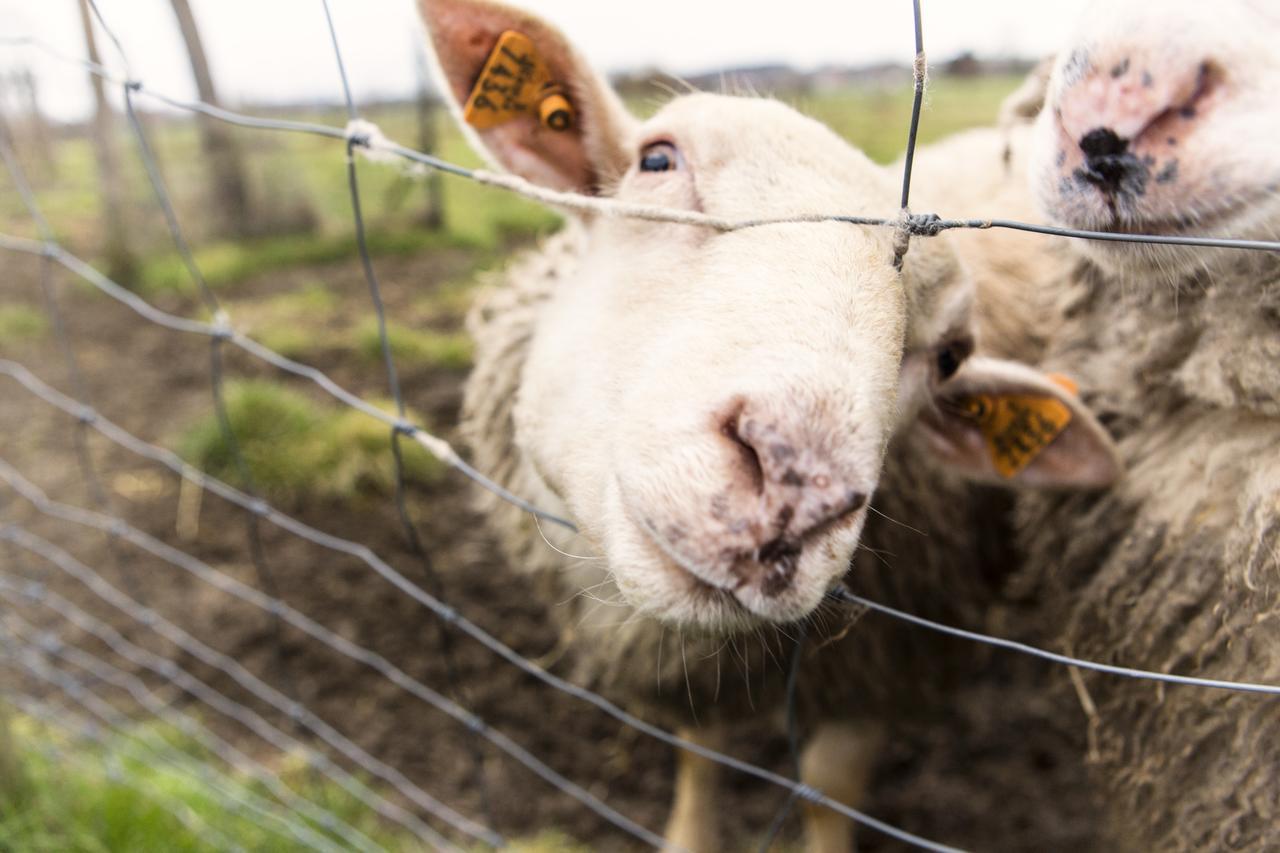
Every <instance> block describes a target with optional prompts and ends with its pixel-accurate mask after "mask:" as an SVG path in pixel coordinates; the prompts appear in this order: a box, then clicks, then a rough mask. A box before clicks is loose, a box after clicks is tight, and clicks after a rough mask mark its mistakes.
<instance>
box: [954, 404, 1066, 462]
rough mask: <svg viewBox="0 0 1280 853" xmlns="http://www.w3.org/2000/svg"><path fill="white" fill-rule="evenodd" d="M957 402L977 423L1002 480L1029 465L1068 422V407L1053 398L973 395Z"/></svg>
mask: <svg viewBox="0 0 1280 853" xmlns="http://www.w3.org/2000/svg"><path fill="white" fill-rule="evenodd" d="M958 405H959V408H960V410H961V411H962V412H963V413H964V414H965V415H966V416H967V417H970V418H972V419H973V420H974V421H976V422H977V424H978V429H979V430H980V431H981V432H982V436H983V438H985V439H986V442H987V449H988V450H989V451H990V452H991V462H992V463H993V464H994V465H995V468H996V471H997V472H999V474H1000V476H1001V477H1004V478H1005V479H1009V478H1011V477H1014V476H1016V475H1017V474H1018V472H1020V471H1021V470H1022V469H1024V468H1026V467H1027V466H1028V465H1030V464H1031V462H1032V460H1034V459H1035V458H1036V457H1037V456H1039V455H1040V453H1041V451H1043V450H1044V449H1045V448H1046V447H1048V446H1049V444H1050V443H1051V442H1052V441H1053V440H1054V439H1055V438H1057V437H1058V436H1059V435H1060V434H1061V433H1062V431H1063V430H1064V429H1066V428H1067V425H1068V424H1070V423H1071V409H1069V408H1068V407H1067V406H1066V405H1065V404H1064V403H1063V402H1062V401H1061V400H1056V399H1054V398H1053V397H1037V396H1032V395H1030V394H1006V395H999V396H997V395H995V394H977V395H974V396H972V397H965V398H963V399H961V400H959V401H958Z"/></svg>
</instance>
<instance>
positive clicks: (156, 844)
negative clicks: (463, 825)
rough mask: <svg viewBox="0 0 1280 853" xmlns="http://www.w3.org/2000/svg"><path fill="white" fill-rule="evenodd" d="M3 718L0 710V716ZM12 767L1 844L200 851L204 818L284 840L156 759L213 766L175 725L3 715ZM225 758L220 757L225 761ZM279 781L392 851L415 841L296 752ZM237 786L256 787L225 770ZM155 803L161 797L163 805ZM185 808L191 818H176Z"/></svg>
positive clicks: (206, 847) (260, 790)
mask: <svg viewBox="0 0 1280 853" xmlns="http://www.w3.org/2000/svg"><path fill="white" fill-rule="evenodd" d="M0 724H3V717H0ZM11 730H12V735H13V737H12V738H11V740H12V744H11V746H10V748H11V749H12V750H13V754H12V756H10V759H9V760H10V761H11V763H12V764H13V765H15V768H16V769H14V768H10V772H9V773H8V774H6V777H5V778H4V779H0V850H6V851H15V853H18V852H19V851H22V852H23V853H26V852H27V851H29V853H36V851H40V853H44V851H49V853H52V851H68V853H72V851H84V852H85V853H100V851H101V853H105V852H106V851H129V853H151V851H155V853H161V851H164V853H204V851H211V850H217V849H220V848H219V846H218V845H215V844H213V843H211V842H210V840H209V838H208V837H207V836H208V830H207V829H205V831H203V832H202V831H200V828H201V827H205V828H207V827H212V828H214V829H215V830H217V831H218V832H221V833H222V835H224V836H226V837H228V838H231V839H234V840H235V842H237V843H238V844H240V845H241V846H242V847H244V848H245V849H246V850H249V851H255V853H256V851H263V852H264V853H265V852H266V851H274V850H283V849H291V848H292V847H295V846H296V844H297V841H296V839H293V838H292V837H291V836H284V837H282V836H280V835H278V834H276V833H274V832H272V831H270V830H268V829H267V828H265V827H264V826H263V825H262V823H261V819H260V818H259V819H255V818H254V817H253V816H252V815H250V814H248V813H244V812H241V811H238V810H235V809H232V808H231V807H229V805H228V804H226V803H225V801H224V800H223V799H221V798H219V797H218V796H216V795H215V794H214V793H213V792H212V789H211V788H210V787H209V786H208V785H207V784H206V783H205V782H204V781H203V780H201V779H200V778H199V777H198V776H192V775H191V774H188V773H184V772H182V771H181V770H179V769H177V768H175V767H173V766H172V765H171V764H169V763H167V762H164V761H161V760H158V759H157V758H156V757H155V756H156V750H163V751H164V752H165V753H166V754H168V755H172V754H174V753H177V754H178V755H180V756H183V757H186V758H190V759H192V760H195V761H197V762H201V763H203V764H204V765H205V766H218V764H217V762H216V760H215V759H213V758H212V757H211V756H209V755H207V754H205V752H204V751H203V749H202V748H201V747H200V746H199V744H198V743H196V742H195V741H194V740H193V739H192V738H190V737H188V736H186V735H183V734H182V733H181V732H180V731H179V730H178V729H176V727H172V726H167V725H161V724H158V723H147V724H139V725H137V726H136V727H135V728H134V729H133V730H131V731H130V732H128V734H127V735H126V734H119V733H117V734H111V733H108V734H106V736H105V737H106V742H105V744H99V743H96V742H92V741H86V740H78V739H74V738H73V737H72V736H70V735H69V734H68V733H67V732H66V731H64V730H62V729H61V728H59V727H57V726H53V725H48V724H45V723H41V722H37V721H36V720H34V719H32V718H30V717H24V716H19V717H17V718H15V719H14V721H13V723H12V725H11ZM223 766H224V767H225V765H223ZM277 770H278V773H279V777H280V779H281V781H283V782H284V783H285V784H287V785H289V786H290V787H292V788H293V789H294V790H295V791H296V792H297V793H299V794H300V795H302V796H304V797H306V798H308V799H310V800H312V801H313V802H316V803H318V804H321V805H323V807H324V808H326V809H328V810H329V811H331V812H333V813H334V814H335V815H337V816H338V817H340V818H341V819H343V820H345V821H346V822H347V823H349V824H351V825H352V826H354V827H355V828H357V829H359V830H360V831H361V832H364V833H365V834H366V835H368V836H370V837H371V838H372V839H373V840H374V841H375V842H377V843H378V844H380V845H382V846H385V847H386V848H387V849H389V850H393V851H410V850H419V849H421V844H420V843H418V842H417V839H416V838H414V837H412V836H409V835H408V834H407V833H404V832H396V831H393V830H391V829H389V828H388V827H386V826H384V825H382V824H380V823H379V822H378V821H377V819H376V816H375V815H374V814H373V813H372V812H371V811H370V810H369V808H368V807H367V806H365V805H364V804H363V803H361V802H360V801H358V800H356V799H355V798H354V797H352V796H351V795H350V794H348V793H347V792H346V791H344V790H343V789H341V788H340V787H338V786H337V785H335V784H333V783H331V782H328V781H327V780H325V779H323V778H321V777H319V776H318V775H316V774H314V773H312V772H310V771H309V770H308V769H307V768H306V766H305V765H304V764H303V763H302V762H301V761H300V760H294V761H288V760H286V761H284V762H281V766H280V767H279V768H277ZM228 779H229V784H228V787H229V788H230V789H231V790H232V791H235V792H236V793H238V794H241V795H244V794H258V795H264V794H265V788H264V786H262V785H261V784H260V783H259V782H257V781H256V780H253V779H252V778H249V777H247V776H245V775H241V774H238V773H235V772H234V771H229V772H228ZM162 804H163V805H162ZM175 810H176V811H179V812H181V813H182V814H184V815H186V816H187V817H188V818H189V819H190V820H189V822H190V823H191V824H192V825H194V826H195V827H196V829H192V828H191V827H189V826H188V825H187V824H186V823H184V822H183V821H181V820H179V819H178V818H177V817H176V816H175V814H174V811H175Z"/></svg>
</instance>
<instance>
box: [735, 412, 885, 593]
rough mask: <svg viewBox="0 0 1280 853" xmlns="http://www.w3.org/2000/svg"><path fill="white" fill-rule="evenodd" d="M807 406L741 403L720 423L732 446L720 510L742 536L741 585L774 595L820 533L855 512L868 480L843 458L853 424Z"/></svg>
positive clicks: (739, 554)
mask: <svg viewBox="0 0 1280 853" xmlns="http://www.w3.org/2000/svg"><path fill="white" fill-rule="evenodd" d="M821 421H822V419H821V418H820V417H815V416H812V415H811V414H810V413H805V412H804V411H803V409H802V408H801V407H765V406H756V405H752V404H750V403H747V404H743V403H741V402H739V403H737V404H735V405H734V406H733V407H731V408H730V410H729V414H728V416H726V417H725V418H724V419H723V420H722V422H721V425H720V431H721V433H722V435H723V436H724V438H725V439H726V441H727V447H728V450H729V452H730V459H731V462H730V466H731V470H730V477H729V482H730V487H729V488H728V490H727V491H726V492H724V494H723V499H721V500H717V501H716V502H714V503H713V506H712V514H713V515H714V516H716V517H717V521H719V522H720V523H721V524H722V525H724V527H725V528H727V529H728V531H729V532H730V533H731V534H733V538H734V539H736V540H737V542H738V543H739V547H738V548H737V549H736V553H733V554H728V555H725V556H726V557H728V558H729V559H730V561H731V562H730V566H729V569H730V571H731V573H732V574H733V576H734V578H735V579H736V581H737V582H738V583H739V584H740V585H750V586H753V587H756V588H758V589H759V591H760V592H762V593H763V594H764V595H766V596H769V597H772V596H775V595H777V594H779V593H780V592H782V591H783V590H785V589H787V588H788V587H789V586H790V585H791V581H792V578H793V577H794V575H795V571H796V566H797V564H798V562H799V559H800V556H801V554H802V552H803V549H804V548H805V546H806V544H808V542H809V541H811V540H812V538H813V536H814V535H815V534H818V533H820V532H822V531H824V530H829V529H832V528H833V527H835V526H836V525H839V524H840V523H841V522H842V521H845V520H847V519H851V518H852V517H853V516H854V515H855V514H856V513H857V512H858V510H860V509H862V507H863V506H865V505H866V502H867V491H868V489H867V487H866V486H863V485H862V484H861V482H862V481H861V480H860V478H858V477H857V476H856V475H854V474H852V473H851V472H849V471H848V470H847V463H844V464H842V463H841V462H838V461H836V459H837V458H838V456H839V455H840V451H841V449H842V445H843V443H842V441H841V439H842V438H844V437H846V435H847V433H848V432H850V430H849V429H848V428H847V427H846V428H845V429H843V430H841V429H840V428H839V427H838V426H837V427H834V428H833V427H832V425H829V424H823V423H822V422H821Z"/></svg>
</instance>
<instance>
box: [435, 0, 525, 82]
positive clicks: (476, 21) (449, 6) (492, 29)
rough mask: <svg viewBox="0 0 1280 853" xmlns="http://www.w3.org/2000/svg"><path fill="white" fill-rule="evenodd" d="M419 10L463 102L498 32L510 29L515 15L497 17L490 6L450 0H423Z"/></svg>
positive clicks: (499, 33) (495, 42) (444, 67)
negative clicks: (451, 0)
mask: <svg viewBox="0 0 1280 853" xmlns="http://www.w3.org/2000/svg"><path fill="white" fill-rule="evenodd" d="M422 10H423V16H424V17H425V18H426V21H427V26H428V27H429V29H430V30H431V37H432V41H433V42H434V43H435V49H436V54H437V55H438V56H439V57H440V65H441V67H442V68H443V69H444V73H445V77H446V78H447V79H448V81H449V88H450V89H451V90H452V91H453V97H454V98H455V99H456V100H457V101H458V103H460V104H461V103H465V102H466V100H467V96H468V95H470V94H471V87H472V86H473V85H475V81H476V78H477V77H479V76H480V70H481V69H482V68H483V67H484V63H485V60H487V59H488V58H489V53H490V52H491V51H492V50H493V46H494V45H495V44H497V42H498V36H500V35H502V33H503V32H504V31H506V30H508V29H512V27H511V26H509V24H511V23H512V20H511V18H512V17H514V16H503V18H502V19H499V17H498V13H497V10H494V9H492V8H490V7H486V6H483V5H480V4H477V3H456V2H449V0H423V3H422Z"/></svg>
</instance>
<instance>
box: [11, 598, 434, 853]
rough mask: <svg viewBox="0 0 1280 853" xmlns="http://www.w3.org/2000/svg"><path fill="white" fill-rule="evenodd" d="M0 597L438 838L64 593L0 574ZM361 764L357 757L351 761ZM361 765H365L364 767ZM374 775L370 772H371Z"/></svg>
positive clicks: (385, 812) (411, 827)
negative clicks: (36, 609)
mask: <svg viewBox="0 0 1280 853" xmlns="http://www.w3.org/2000/svg"><path fill="white" fill-rule="evenodd" d="M0 597H3V598H5V599H6V600H8V601H10V602H13V601H21V602H26V603H33V604H37V605H39V606H41V607H44V608H45V609H47V610H49V611H51V612H52V613H55V614H57V615H58V616H59V617H61V618H63V619H65V620H66V621H67V622H69V623H70V624H72V625H74V626H75V627H77V628H79V629H80V630H82V631H86V632H87V633H89V634H92V635H93V636H95V637H97V638H98V639H99V640H101V641H102V642H103V643H104V644H105V645H106V646H107V647H108V648H110V649H111V651H112V652H114V653H115V654H117V655H119V656H120V657H121V658H122V659H124V660H127V661H129V662H131V663H133V664H135V665H137V666H140V667H142V668H143V669H146V670H147V671H149V672H152V673H154V674H156V675H158V676H160V677H161V678H163V679H165V680H167V681H169V682H171V683H172V684H174V685H175V686H176V687H178V688H179V689H180V690H182V691H183V692H184V693H186V694H187V695H189V696H191V697H192V698H194V699H196V700H198V701H200V702H203V703H204V704H206V705H208V706H209V707H211V708H213V709H214V710H215V711H217V712H218V713H220V714H222V715H223V716H225V717H227V718H228V719H232V720H235V721H236V722H238V723H240V725H242V726H244V728H246V729H247V730H249V731H251V732H253V733H254V734H255V735H257V736H258V737H260V738H262V740H264V741H265V742H267V743H269V744H271V745H272V746H274V747H275V748H277V749H279V750H280V751H281V752H282V753H284V752H297V753H301V754H302V755H304V756H305V757H306V758H307V761H308V763H309V764H311V765H314V766H316V767H317V768H318V769H320V770H321V771H322V772H324V773H325V775H326V776H327V777H328V778H330V779H332V780H333V781H335V782H336V783H337V784H338V785H339V786H340V787H342V788H343V789H344V790H345V791H347V793H349V794H351V795H352V796H353V797H355V798H356V799H358V800H360V801H361V802H362V803H364V804H365V805H367V806H369V808H371V809H373V810H374V811H375V812H377V813H378V814H380V815H382V816H383V817H384V818H386V819H388V820H390V821H392V822H394V823H397V824H399V825H400V826H403V827H404V828H406V829H408V830H409V831H410V832H413V833H414V834H415V835H417V836H418V837H419V838H420V839H421V840H423V841H429V842H431V843H436V842H438V840H439V838H440V836H439V835H438V834H437V833H435V832H434V830H432V829H431V828H430V827H428V826H427V825H426V824H424V823H422V822H421V821H420V820H419V819H418V818H417V817H416V816H415V815H413V814H412V813H410V812H408V811H406V810H405V809H403V808H401V807H400V806H398V805H396V804H395V803H393V802H391V801H390V800H388V799H386V798H385V797H383V796H382V795H380V794H378V793H377V792H375V791H374V790H373V789H372V788H370V787H369V786H368V785H366V784H365V783H364V782H362V781H360V779H359V778H358V777H356V776H353V775H351V774H350V773H348V772H347V771H346V770H345V769H343V767H342V766H341V765H339V764H336V763H334V762H333V761H332V760H331V759H330V758H329V757H328V756H327V755H325V754H324V753H323V752H319V751H317V750H315V749H313V748H312V747H310V746H308V745H307V744H306V743H305V742H304V741H301V740H298V739H297V738H296V737H294V736H292V735H289V734H287V733H286V732H285V731H284V730H283V729H280V728H278V727H277V726H275V725H273V724H272V723H270V722H268V721H267V720H266V718H264V717H263V716H261V715H260V714H258V713H257V712H256V711H254V710H253V709H252V708H250V707H249V706H247V705H244V704H242V703H240V702H237V701H236V700H234V699H232V698H231V697H229V696H227V695H226V694H225V693H221V692H219V691H218V690H216V689H214V688H213V687H210V686H209V685H208V684H207V683H206V682H204V681H201V680H200V679H198V678H196V677H195V676H194V675H192V674H191V673H189V672H188V671H187V670H185V669H183V668H182V667H181V666H179V665H178V664H176V663H174V662H173V661H172V660H169V659H168V658H164V657H161V656H160V655H157V654H155V653H154V652H150V651H148V650H146V649H144V648H142V647H141V646H139V645H136V644H135V643H132V642H130V641H129V640H127V639H126V638H125V637H124V636H123V635H122V634H120V632H118V631H116V630H115V629H114V628H112V627H111V626H110V625H108V624H107V623H105V622H103V621H101V620H100V619H97V618H96V617H94V616H92V615H91V614H89V613H88V611H85V610H83V609H81V608H80V607H77V606H76V605H75V604H73V603H71V602H70V601H69V600H67V599H66V598H63V597H62V596H61V595H58V594H57V593H56V592H53V591H52V590H50V589H48V588H47V586H46V585H44V584H42V583H39V582H36V581H25V582H22V583H14V582H13V581H10V580H8V579H6V578H5V577H4V576H2V575H0ZM353 763H354V764H356V765H357V766H361V762H360V761H358V760H357V761H353ZM366 769H367V768H366ZM375 775H376V774H375Z"/></svg>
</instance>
